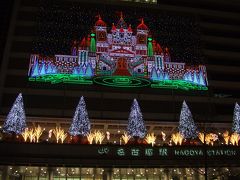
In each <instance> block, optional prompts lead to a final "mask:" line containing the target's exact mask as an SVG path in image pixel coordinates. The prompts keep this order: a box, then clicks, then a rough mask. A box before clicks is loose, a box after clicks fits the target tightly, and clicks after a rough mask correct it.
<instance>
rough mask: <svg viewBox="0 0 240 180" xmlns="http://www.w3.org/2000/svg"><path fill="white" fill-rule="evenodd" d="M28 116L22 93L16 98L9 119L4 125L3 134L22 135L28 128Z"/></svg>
mask: <svg viewBox="0 0 240 180" xmlns="http://www.w3.org/2000/svg"><path fill="white" fill-rule="evenodd" d="M26 126H27V125H26V115H25V110H24V105H23V97H22V94H21V93H20V94H19V95H18V97H17V98H16V100H15V102H14V104H13V106H12V108H11V110H10V112H9V113H8V115H7V118H6V120H5V122H4V124H3V128H2V129H3V132H6V133H15V134H21V133H22V132H23V131H24V129H25V128H26Z"/></svg>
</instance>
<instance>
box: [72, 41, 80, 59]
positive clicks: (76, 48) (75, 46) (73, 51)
mask: <svg viewBox="0 0 240 180" xmlns="http://www.w3.org/2000/svg"><path fill="white" fill-rule="evenodd" d="M77 51H78V45H77V41H76V40H75V41H73V44H72V48H71V54H72V55H73V56H77Z"/></svg>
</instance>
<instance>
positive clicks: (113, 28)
mask: <svg viewBox="0 0 240 180" xmlns="http://www.w3.org/2000/svg"><path fill="white" fill-rule="evenodd" d="M116 30H117V28H116V26H115V25H114V23H112V31H116Z"/></svg>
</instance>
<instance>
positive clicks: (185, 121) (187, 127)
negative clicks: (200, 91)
mask: <svg viewBox="0 0 240 180" xmlns="http://www.w3.org/2000/svg"><path fill="white" fill-rule="evenodd" d="M178 129H179V132H180V133H181V134H182V135H183V137H184V138H186V139H190V138H192V139H194V138H196V137H197V126H196V125H195V123H194V120H193V117H192V113H191V111H190V109H189V107H188V105H187V103H186V102H185V101H183V104H182V109H181V114H180V120H179V126H178Z"/></svg>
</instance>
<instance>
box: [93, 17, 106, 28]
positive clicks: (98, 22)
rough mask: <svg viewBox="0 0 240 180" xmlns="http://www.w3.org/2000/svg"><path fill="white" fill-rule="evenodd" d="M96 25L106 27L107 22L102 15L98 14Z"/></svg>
mask: <svg viewBox="0 0 240 180" xmlns="http://www.w3.org/2000/svg"><path fill="white" fill-rule="evenodd" d="M95 26H105V27H106V23H105V22H104V21H103V20H102V18H101V16H100V15H99V16H98V20H97V22H96V23H95Z"/></svg>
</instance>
